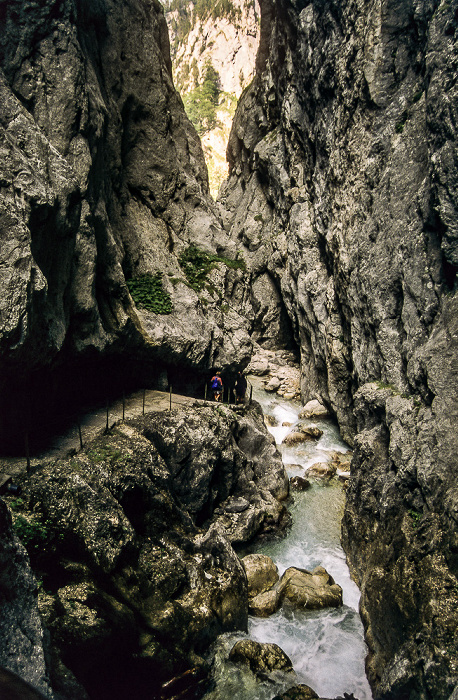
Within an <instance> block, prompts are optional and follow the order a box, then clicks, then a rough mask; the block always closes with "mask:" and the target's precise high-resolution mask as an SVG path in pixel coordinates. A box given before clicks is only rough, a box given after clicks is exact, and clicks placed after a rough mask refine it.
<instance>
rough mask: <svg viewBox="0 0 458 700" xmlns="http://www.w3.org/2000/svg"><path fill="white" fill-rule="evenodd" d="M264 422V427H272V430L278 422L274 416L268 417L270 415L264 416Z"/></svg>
mask: <svg viewBox="0 0 458 700" xmlns="http://www.w3.org/2000/svg"><path fill="white" fill-rule="evenodd" d="M264 421H265V423H266V425H269V426H271V427H273V428H274V427H275V426H276V425H278V420H277V419H276V418H275V416H270V415H268V414H267V415H265V416H264Z"/></svg>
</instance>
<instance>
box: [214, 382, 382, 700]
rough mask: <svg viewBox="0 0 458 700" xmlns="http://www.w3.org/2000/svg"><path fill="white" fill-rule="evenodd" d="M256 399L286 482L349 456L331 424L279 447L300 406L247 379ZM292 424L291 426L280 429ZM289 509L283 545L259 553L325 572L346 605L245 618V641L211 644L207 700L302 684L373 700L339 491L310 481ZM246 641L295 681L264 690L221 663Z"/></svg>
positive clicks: (242, 698)
mask: <svg viewBox="0 0 458 700" xmlns="http://www.w3.org/2000/svg"><path fill="white" fill-rule="evenodd" d="M251 383H252V385H253V399H255V400H256V401H258V402H259V403H260V404H261V406H262V408H263V411H264V415H270V416H273V417H274V418H275V419H276V422H277V425H276V426H275V427H270V428H269V430H270V432H271V433H272V435H273V436H274V438H275V441H276V443H277V446H278V449H279V450H280V452H281V453H282V457H283V462H284V464H285V466H286V468H287V471H288V474H289V476H290V477H291V476H295V475H300V476H304V475H305V476H306V470H307V468H308V467H310V466H311V465H312V464H314V463H316V462H324V461H328V460H329V459H330V454H331V452H333V451H337V452H341V453H342V452H347V451H348V450H349V448H348V446H347V445H346V444H345V443H344V442H343V441H342V439H341V437H340V435H339V431H338V429H337V427H336V425H335V424H334V423H333V422H332V421H330V420H319V421H316V422H314V421H304V420H302V421H301V423H306V422H307V423H308V424H310V425H317V426H318V427H319V428H320V429H321V430H323V435H322V436H321V438H320V439H319V440H318V441H311V442H308V443H304V444H300V445H297V446H294V447H286V446H283V445H282V444H281V443H282V441H283V439H284V438H285V436H286V435H287V434H288V432H289V431H291V430H293V429H294V426H295V425H296V424H297V423H298V422H299V418H298V414H299V411H300V409H301V406H300V405H299V404H298V403H295V402H293V401H285V400H282V399H281V398H279V397H278V396H276V395H275V394H268V393H267V392H265V391H264V389H263V388H262V384H261V381H260V380H259V379H257V378H255V377H252V378H251ZM284 423H289V424H290V425H288V426H286V425H283V424H284ZM293 497H294V503H293V504H292V506H291V507H290V512H291V515H292V517H293V525H292V528H291V530H290V531H289V532H288V535H287V537H286V538H284V539H281V540H274V541H272V542H269V543H264V544H261V545H259V546H257V547H256V551H257V552H260V553H263V554H267V555H268V556H270V557H271V558H272V559H273V560H274V562H275V563H276V564H277V566H278V569H279V573H280V575H281V574H282V573H283V571H284V570H285V569H286V568H288V567H289V566H298V567H300V568H304V569H309V570H311V569H313V568H314V567H315V566H318V565H322V566H324V567H325V568H326V570H327V571H328V572H329V573H330V574H331V575H332V576H333V578H334V580H335V581H336V583H338V584H339V585H340V586H341V587H342V589H343V605H342V607H340V608H329V609H325V610H319V611H304V612H302V611H291V610H287V609H286V610H285V609H280V610H279V611H278V612H277V613H275V614H274V615H272V616H271V617H268V618H257V617H250V621H249V629H248V635H242V634H231V635H223V637H222V638H220V640H219V641H218V643H217V645H216V650H215V652H216V656H215V658H216V661H215V668H216V673H215V681H216V687H215V689H214V690H213V691H211V692H210V693H207V695H206V696H205V697H206V700H227V699H228V698H231V700H271V699H272V698H273V697H274V695H275V694H276V693H278V692H282V691H284V690H286V689H287V688H289V687H291V686H293V685H296V684H299V683H305V684H306V685H308V686H310V687H311V688H313V690H315V692H317V693H318V694H319V695H320V697H324V698H326V697H327V698H335V697H337V696H343V694H344V693H353V694H354V697H355V698H358V700H371V698H372V693H371V690H370V687H369V684H368V682H367V679H366V675H365V670H364V659H365V656H366V651H367V650H366V645H365V642H364V635H363V626H362V622H361V619H360V617H359V614H358V603H359V590H358V588H357V586H356V584H355V583H354V582H353V581H352V580H351V578H350V573H349V570H348V567H347V564H346V559H345V554H344V552H343V550H342V547H341V544H340V523H341V519H342V514H343V508H344V500H345V497H344V491H343V487H342V483H341V482H340V480H339V479H337V478H334V479H332V480H331V482H330V483H325V482H318V481H315V482H312V486H311V488H310V489H308V490H307V491H305V492H296V491H295V492H293ZM245 636H248V637H249V638H251V639H255V640H257V641H259V642H274V643H276V644H278V645H279V646H280V647H281V648H282V649H283V650H284V651H285V652H286V654H288V656H289V657H290V659H291V661H292V663H293V666H294V670H295V673H296V675H295V677H293V678H291V676H290V677H287V676H284V675H282V674H278V676H277V678H276V683H272V682H270V683H264V682H261V681H259V680H256V679H255V678H254V676H253V675H252V674H251V673H249V672H245V671H244V670H243V669H240V668H237V667H234V665H233V664H227V663H225V662H224V657H225V656H226V655H227V654H228V651H229V650H230V649H231V648H232V646H233V644H235V642H236V641H237V640H238V639H240V638H243V637H245Z"/></svg>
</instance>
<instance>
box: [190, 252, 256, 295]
mask: <svg viewBox="0 0 458 700" xmlns="http://www.w3.org/2000/svg"><path fill="white" fill-rule="evenodd" d="M178 262H179V263H180V265H181V267H182V269H183V272H184V274H185V277H186V279H187V280H188V283H189V286H190V287H191V288H192V289H194V291H196V292H199V291H201V290H202V289H203V288H204V287H206V286H208V281H207V277H208V274H209V272H210V271H211V270H212V269H213V268H214V267H215V265H216V263H223V264H224V265H226V266H227V267H230V268H232V269H234V270H237V269H238V270H244V269H245V262H244V261H243V260H229V258H224V257H221V256H220V255H210V253H206V252H205V251H203V250H199V248H197V246H195V245H190V246H189V247H188V248H186V250H185V251H184V252H183V253H182V254H181V255H180V257H179V259H178Z"/></svg>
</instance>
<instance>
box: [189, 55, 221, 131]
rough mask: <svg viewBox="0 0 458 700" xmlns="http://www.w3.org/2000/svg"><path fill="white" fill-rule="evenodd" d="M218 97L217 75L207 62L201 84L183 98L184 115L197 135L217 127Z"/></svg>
mask: <svg viewBox="0 0 458 700" xmlns="http://www.w3.org/2000/svg"><path fill="white" fill-rule="evenodd" d="M219 95H220V87H219V74H218V71H217V70H215V68H214V67H213V65H212V64H211V63H210V62H208V63H206V65H205V71H204V79H203V82H202V84H201V85H197V86H196V87H195V88H194V89H193V90H191V92H188V93H187V94H186V95H184V96H183V103H184V106H185V110H186V113H187V115H188V117H189V119H190V120H191V121H192V123H193V124H194V126H195V128H196V131H197V133H198V134H199V135H202V134H204V133H205V132H206V131H210V130H211V129H214V128H215V126H216V125H217V118H216V110H217V108H218V101H219Z"/></svg>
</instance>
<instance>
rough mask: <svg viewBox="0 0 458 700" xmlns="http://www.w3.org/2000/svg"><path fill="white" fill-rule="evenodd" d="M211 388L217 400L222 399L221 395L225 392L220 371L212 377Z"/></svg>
mask: <svg viewBox="0 0 458 700" xmlns="http://www.w3.org/2000/svg"><path fill="white" fill-rule="evenodd" d="M210 386H211V389H212V391H213V398H214V399H215V401H221V395H222V393H223V381H222V379H221V374H220V372H216V374H215V376H214V377H212V379H211V384H210Z"/></svg>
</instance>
